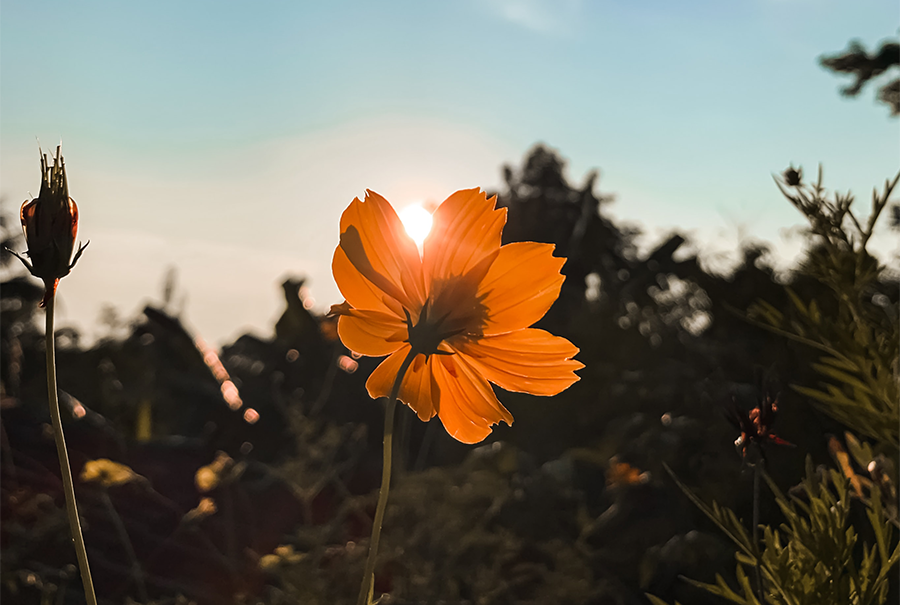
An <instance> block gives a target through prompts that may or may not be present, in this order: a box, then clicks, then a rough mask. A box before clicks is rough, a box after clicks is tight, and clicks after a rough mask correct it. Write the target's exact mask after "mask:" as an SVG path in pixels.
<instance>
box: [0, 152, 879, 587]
mask: <svg viewBox="0 0 900 605" xmlns="http://www.w3.org/2000/svg"><path fill="white" fill-rule="evenodd" d="M505 176H506V183H507V186H506V190H505V191H502V192H500V193H499V200H500V204H502V205H503V206H505V207H507V208H508V209H509V222H508V226H507V229H506V231H505V232H504V238H505V241H516V240H535V241H543V242H550V243H554V244H556V246H557V251H558V254H559V255H560V256H566V257H567V258H568V262H567V263H566V265H565V267H564V272H565V274H566V276H567V280H566V283H565V285H564V288H563V292H562V294H561V296H560V299H559V301H558V302H557V303H556V305H555V306H554V307H553V308H552V309H551V311H550V312H549V313H548V314H547V316H546V317H545V318H544V319H543V320H542V321H541V324H540V325H542V326H543V327H545V328H547V329H549V330H551V331H552V332H554V333H557V334H560V335H562V336H565V337H567V338H569V339H570V340H572V341H573V342H574V343H575V344H576V345H578V346H579V347H580V348H581V353H580V354H579V356H578V358H579V359H580V360H581V361H582V362H583V363H585V366H586V367H585V368H584V370H582V371H581V377H582V380H581V381H580V382H579V383H577V384H576V385H575V386H574V387H572V388H571V389H569V390H568V391H566V392H564V393H563V394H561V395H559V396H557V397H555V398H553V399H549V400H548V399H545V398H537V397H530V396H525V395H516V394H511V393H500V397H501V398H502V400H503V401H504V403H506V404H508V406H509V408H510V409H511V410H512V412H513V413H514V415H515V417H516V424H515V425H514V426H513V427H512V428H507V427H500V428H498V429H497V430H496V431H495V432H494V434H493V435H492V436H491V438H490V439H489V441H488V442H487V443H486V444H484V445H483V446H481V447H478V448H471V447H468V446H463V445H461V444H459V443H457V442H455V441H454V440H453V439H452V438H450V437H449V436H448V435H446V434H445V433H444V431H443V429H442V428H441V426H440V424H439V423H437V422H431V423H429V424H427V425H426V424H423V423H421V422H419V421H418V420H417V419H415V417H414V414H412V413H411V412H410V411H409V410H407V409H405V408H404V409H402V410H400V412H401V413H400V416H401V417H400V419H399V425H400V428H399V437H398V441H399V447H398V450H399V451H398V455H397V456H396V457H395V460H396V459H397V458H400V460H401V462H400V464H399V466H400V467H401V470H400V472H399V473H398V475H399V476H398V478H397V479H396V483H395V485H396V490H395V491H394V492H393V493H392V496H391V505H390V507H389V509H388V517H387V525H386V533H385V545H384V548H383V553H384V554H383V556H382V557H381V560H380V564H379V570H378V574H377V587H378V589H379V590H384V591H391V598H392V599H393V601H392V602H395V603H417V602H437V601H438V600H439V599H446V600H447V602H478V603H527V602H534V603H537V602H550V601H553V602H567V603H643V602H645V601H644V600H643V599H644V597H643V596H642V594H643V593H644V592H645V591H651V592H653V593H655V594H657V595H660V596H662V597H664V598H667V599H669V600H671V599H674V598H680V599H682V600H685V601H688V600H689V601H690V602H693V603H702V602H710V601H703V599H704V598H707V597H706V596H705V595H704V594H703V593H702V592H698V591H696V590H695V589H693V588H691V587H690V586H688V585H687V584H685V583H683V582H680V581H679V580H678V577H679V575H681V574H683V575H688V576H690V577H693V578H697V579H699V580H706V581H712V580H713V578H714V576H715V574H716V573H720V574H723V575H724V576H725V577H726V578H733V574H734V569H733V568H734V566H733V565H732V564H731V559H730V557H731V553H732V550H731V547H730V546H729V545H727V544H726V543H725V541H724V540H723V539H722V538H721V537H719V536H718V533H717V529H716V528H715V526H713V525H712V524H711V523H710V522H709V521H708V520H706V518H705V517H704V516H703V515H702V514H701V513H700V512H699V511H697V510H696V509H695V508H694V507H692V506H691V505H690V503H689V502H686V501H685V500H684V498H682V497H681V494H680V492H679V490H678V488H677V487H675V486H674V485H673V484H672V483H671V482H669V481H664V480H663V473H662V464H663V463H667V464H668V465H669V466H670V467H671V468H672V469H673V470H674V471H675V472H676V473H677V474H678V475H679V476H680V477H682V478H683V479H684V480H685V482H687V483H689V484H691V485H702V486H703V490H704V491H703V492H702V493H701V496H703V497H704V498H706V499H715V500H716V501H718V502H720V503H722V504H724V505H726V506H729V507H731V508H733V509H734V510H736V511H737V513H738V514H739V515H741V516H743V517H745V518H746V517H749V510H750V490H749V489H748V481H750V478H749V477H748V476H747V475H745V474H743V473H742V460H741V456H740V454H738V453H736V452H735V450H734V440H735V438H737V437H738V434H737V433H736V431H735V430H734V429H733V428H732V427H731V426H730V425H729V423H728V421H727V419H726V410H727V406H728V405H729V404H730V402H732V401H736V402H737V405H738V406H740V407H741V408H742V409H745V410H750V409H752V408H754V407H757V406H758V405H759V404H760V403H761V402H762V401H764V400H765V398H766V397H767V396H770V395H771V396H774V394H775V393H778V392H780V393H782V394H781V396H780V397H779V400H778V412H779V417H778V426H777V431H778V432H777V434H778V435H779V436H781V437H784V438H785V439H787V440H789V441H791V442H792V443H795V444H797V446H798V447H797V448H796V450H793V449H787V448H785V449H779V450H777V451H772V452H771V453H770V455H769V457H770V464H771V472H772V475H773V477H774V480H775V481H776V482H778V483H779V484H780V485H782V486H785V487H788V486H790V485H792V484H793V482H795V481H796V479H797V477H799V476H801V475H802V471H803V468H804V456H805V455H806V453H807V452H809V453H811V454H812V456H813V458H814V459H815V460H817V461H826V460H827V459H828V453H827V441H826V439H825V438H824V435H825V434H826V433H827V432H838V431H839V429H840V425H839V424H837V423H836V422H835V421H834V420H833V419H831V418H829V417H828V416H826V415H824V414H821V413H820V412H819V411H817V409H815V408H814V407H812V406H810V405H809V404H808V403H807V401H806V400H805V399H804V398H803V397H800V396H798V395H797V394H796V393H795V392H793V391H791V390H789V389H787V388H785V387H786V384H787V383H788V382H790V383H801V384H804V383H805V384H813V383H815V380H816V375H815V374H814V373H813V372H812V370H810V364H811V363H812V362H813V361H815V360H816V354H815V353H814V352H813V351H811V350H809V349H808V348H806V347H804V346H802V345H800V344H794V343H791V342H786V341H785V340H784V339H783V338H781V337H779V336H778V335H777V334H774V333H772V332H771V331H767V330H764V329H761V328H760V327H757V326H755V325H753V324H752V323H750V322H748V321H746V320H745V319H744V318H743V316H742V315H741V313H742V312H743V311H744V310H746V309H748V308H749V307H750V306H751V305H752V304H753V303H755V302H756V301H757V300H760V299H762V300H765V301H767V302H768V303H769V304H770V305H772V306H773V307H774V308H778V309H787V308H788V307H789V306H790V296H789V295H788V293H787V292H786V290H785V288H784V285H783V284H782V283H780V281H783V280H784V279H788V280H789V281H790V285H791V287H792V288H793V291H794V292H795V293H796V295H797V296H799V297H800V298H802V299H803V300H812V299H816V300H819V301H820V303H819V306H820V308H821V309H822V313H828V312H829V309H831V308H834V309H836V308H837V303H836V302H834V297H833V295H830V294H829V292H828V291H827V289H826V288H824V287H822V286H821V284H820V283H819V282H817V281H816V280H813V279H810V278H808V277H805V276H804V274H803V273H802V272H801V273H797V274H795V275H793V276H790V277H788V278H783V277H782V278H776V275H775V273H774V271H773V270H772V269H771V268H770V267H769V266H768V265H767V264H766V262H765V252H766V251H765V249H764V248H762V247H760V246H753V245H750V244H747V245H746V246H745V248H744V250H743V259H742V262H741V263H740V264H739V265H738V266H737V267H736V268H735V269H734V270H733V271H732V272H731V274H729V275H727V276H722V275H718V274H715V273H711V272H709V271H707V270H705V269H704V267H703V264H702V263H701V261H700V260H699V259H698V258H696V256H694V255H691V254H683V253H682V250H681V249H682V248H683V247H684V244H685V242H686V238H685V237H684V236H683V235H680V234H678V233H673V234H671V235H670V236H669V237H668V238H667V239H666V240H665V241H664V242H662V243H661V244H660V245H658V246H657V247H656V248H655V249H654V250H652V251H650V253H649V254H646V255H641V254H639V253H638V250H637V247H636V246H635V236H636V235H637V232H636V231H635V230H633V229H629V228H623V227H621V226H619V225H616V224H615V223H614V222H613V221H612V220H611V219H610V218H609V216H607V215H606V213H605V212H604V205H605V204H606V203H608V202H609V201H610V200H611V197H610V196H606V195H603V194H600V193H598V192H597V187H598V182H599V173H596V172H595V173H591V174H590V175H588V176H587V178H586V179H585V180H584V182H583V184H581V185H580V186H573V185H571V184H570V182H569V180H568V179H567V177H566V175H565V164H564V161H563V160H562V159H561V158H560V157H559V155H558V154H556V153H555V152H554V151H553V150H551V149H549V148H547V147H544V146H538V147H536V148H535V149H533V150H532V151H531V152H530V153H529V154H528V156H527V157H526V158H525V161H524V163H523V166H522V167H521V168H520V169H516V168H510V167H508V168H506V169H505ZM798 178H799V176H798ZM302 285H303V284H302V280H288V281H286V282H285V284H284V293H285V310H284V312H283V314H282V316H281V318H280V319H279V320H278V322H277V324H276V326H275V329H274V333H273V334H272V335H271V336H269V337H266V338H261V337H257V336H252V335H245V336H242V337H240V338H239V339H238V340H237V341H235V342H234V343H233V344H231V345H229V346H226V347H224V349H223V350H222V351H221V354H220V355H217V354H216V352H215V351H212V350H210V349H209V348H208V347H206V346H205V345H204V344H203V343H202V342H200V341H199V340H198V339H196V338H195V337H193V336H192V335H190V334H189V333H188V332H187V331H186V330H185V329H184V327H183V326H182V324H181V322H180V321H179V319H178V317H177V314H175V313H174V312H173V311H172V310H171V309H170V308H168V307H165V308H155V307H147V308H146V309H145V310H144V312H143V314H142V316H141V317H140V318H138V319H136V320H135V321H134V322H133V323H132V324H131V325H130V326H129V327H128V329H127V331H126V333H123V334H122V335H120V336H110V337H109V338H107V339H105V340H102V341H100V342H98V343H96V344H95V345H93V346H91V347H90V348H87V349H85V348H82V347H80V346H79V344H78V340H77V335H76V334H73V333H69V334H58V335H57V338H58V342H59V349H60V353H59V367H60V377H59V383H60V388H61V389H62V390H63V392H64V393H65V394H66V395H65V396H64V397H63V399H64V404H65V405H67V406H68V409H69V412H70V413H69V414H67V418H66V431H67V436H68V438H69V445H70V453H71V457H72V459H73V467H74V471H75V472H76V473H80V472H81V470H82V469H83V467H84V465H85V463H86V462H87V461H89V460H96V459H102V458H108V459H110V460H113V461H116V462H119V463H121V464H125V465H127V466H129V467H130V468H131V469H132V470H133V471H134V472H135V473H137V474H138V475H140V476H141V477H143V479H141V480H139V481H135V482H131V483H128V484H126V485H121V486H107V487H104V486H103V485H102V484H101V485H98V484H96V483H87V482H84V481H77V480H76V490H77V492H78V495H79V498H80V499H81V500H82V502H83V506H82V508H83V515H84V517H85V539H86V542H87V545H88V550H89V555H90V557H91V561H92V565H93V566H95V570H94V574H95V580H96V582H97V588H98V593H99V594H100V595H101V597H102V598H103V599H105V602H108V603H123V602H125V599H126V598H127V597H130V598H133V599H140V600H145V598H146V599H149V600H152V601H154V602H160V603H163V602H165V603H174V602H176V596H177V595H183V596H184V597H186V598H189V599H192V600H194V601H196V602H199V603H228V602H244V601H250V600H251V599H252V601H251V602H256V600H258V599H264V600H265V601H267V602H269V603H273V604H274V603H282V602H284V603H287V602H304V603H339V602H349V600H350V599H351V598H352V595H353V594H355V590H356V587H357V585H358V578H359V576H360V575H361V570H362V563H363V558H364V552H363V550H364V549H362V548H360V547H359V546H357V545H358V544H359V543H360V541H363V543H364V541H365V539H366V537H367V536H368V535H369V530H370V524H371V521H370V519H371V515H372V512H373V510H374V498H373V490H374V489H375V488H376V486H377V484H378V478H379V473H380V456H379V454H378V452H379V451H380V443H379V439H378V438H377V437H371V436H372V435H380V432H381V422H382V413H381V409H380V406H379V405H378V404H377V403H376V402H373V401H372V400H370V399H369V398H368V396H367V395H366V392H365V388H364V382H365V378H366V377H367V375H368V373H369V372H370V371H371V370H372V369H373V368H374V367H375V365H376V364H377V361H378V360H372V359H365V358H362V359H358V360H357V359H354V358H353V357H352V356H351V355H350V352H349V351H347V350H345V349H344V348H343V346H342V345H341V344H340V343H339V342H338V341H337V340H336V339H335V333H334V323H333V321H332V320H330V319H328V318H324V317H321V316H319V315H316V314H312V313H310V312H309V311H307V310H306V309H305V307H304V305H303V295H304V290H303V288H302ZM30 286H33V284H31V282H28V281H25V280H24V279H22V278H17V279H13V280H10V281H8V282H6V283H4V284H3V288H2V291H0V295H2V323H0V339H2V342H0V344H2V347H3V349H2V368H0V369H2V380H3V383H2V386H3V400H2V401H3V415H2V428H3V433H2V438H3V442H2V447H3V464H2V469H0V470H2V482H0V498H2V536H0V537H2V544H3V557H2V574H3V578H2V580H3V582H2V591H3V592H2V595H0V597H2V598H3V599H8V600H9V602H20V603H32V602H33V603H38V602H41V598H42V595H43V596H44V597H45V598H55V595H57V594H62V595H63V597H62V598H63V599H64V601H65V602H71V603H77V602H79V599H80V598H81V595H80V591H79V587H78V582H77V579H76V574H74V573H73V570H72V567H71V564H72V562H73V561H74V553H72V552H69V549H68V546H67V544H66V539H65V533H64V531H63V528H64V527H65V516H64V511H63V509H62V498H61V492H60V487H59V477H58V470H57V466H56V464H55V462H54V456H55V453H54V450H53V443H52V441H51V440H50V439H49V438H48V437H47V433H46V424H47V411H46V387H44V386H43V371H44V367H43V361H42V355H43V353H42V336H41V333H40V330H39V328H38V326H37V325H36V321H35V319H36V317H37V309H36V303H37V301H38V300H39V299H40V289H39V288H37V287H30ZM872 287H873V288H875V289H876V290H878V291H880V290H885V291H887V290H888V289H889V286H888V284H882V283H881V282H879V281H877V280H876V281H875V282H873V285H872ZM62 295H63V296H64V295H65V291H64V290H63V292H62ZM886 295H888V294H886ZM890 296H894V295H893V294H891V295H890ZM166 298H167V300H168V299H170V298H171V293H170V295H169V296H167V297H166ZM895 298H896V297H895V296H894V299H895ZM762 374H765V375H766V376H768V379H767V381H766V382H765V383H764V384H763V385H762V386H760V384H761V383H760V381H759V376H760V375H762ZM236 395H237V396H238V397H239V398H238V399H235V396H236ZM217 460H218V461H225V462H221V464H220V463H219V462H215V461H217ZM203 469H207V470H203ZM210 469H218V470H216V471H215V472H214V474H215V476H216V477H217V479H216V482H215V486H214V487H212V488H210V489H206V487H204V484H203V482H202V481H200V480H199V479H198V471H202V472H203V473H206V474H207V475H208V474H209V473H210V472H213V471H212V470H210ZM223 469H227V472H226V470H223ZM220 475H221V476H220ZM204 498H209V499H211V501H212V503H214V504H215V508H216V511H215V512H211V513H210V512H209V511H207V512H206V513H203V514H201V512H198V511H199V508H198V507H200V506H201V502H203V499H204ZM762 510H763V518H764V519H769V520H777V519H778V514H779V513H778V510H777V507H776V505H775V503H774V501H772V500H769V501H764V502H763V506H762ZM117 518H118V519H120V520H121V524H122V525H124V527H125V534H126V535H127V538H128V541H130V543H131V546H132V549H131V550H132V551H133V552H134V555H133V558H134V559H135V560H133V561H131V560H129V558H130V557H132V555H129V554H128V553H129V549H128V548H126V546H125V540H124V539H123V536H122V532H121V531H119V529H117V528H118V526H119V524H118V522H117V521H116V519H117ZM136 569H139V570H141V573H142V574H143V575H142V576H141V575H140V574H137V573H136V572H135V570H136ZM139 580H140V581H139ZM141 586H143V588H141ZM142 593H144V594H142ZM554 597H555V598H556V600H554ZM548 599H549V601H548Z"/></svg>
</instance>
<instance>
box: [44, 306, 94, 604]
mask: <svg viewBox="0 0 900 605" xmlns="http://www.w3.org/2000/svg"><path fill="white" fill-rule="evenodd" d="M55 302H56V295H55V293H51V294H50V296H48V297H47V329H46V333H45V335H44V338H45V341H46V346H45V349H46V350H47V395H48V396H49V398H50V421H51V422H52V424H53V438H54V439H55V440H56V453H57V455H58V456H59V469H60V471H61V474H62V482H63V491H64V493H65V496H66V513H68V517H69V531H70V532H71V534H72V541H73V542H74V543H75V555H76V556H77V557H78V569H79V570H80V571H81V582H82V584H84V596H85V598H86V599H87V602H88V605H97V595H96V594H95V593H94V582H93V581H92V580H91V568H90V566H89V565H88V558H87V549H86V548H85V547H84V536H82V535H81V522H80V521H79V520H78V505H77V504H76V503H75V486H74V485H73V482H72V469H71V467H70V466H69V454H68V453H67V452H66V438H65V436H64V435H63V427H62V418H61V417H60V414H59V392H58V391H57V388H56V343H55V339H54V338H53V307H54V306H55V305H54V303H55Z"/></svg>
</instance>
